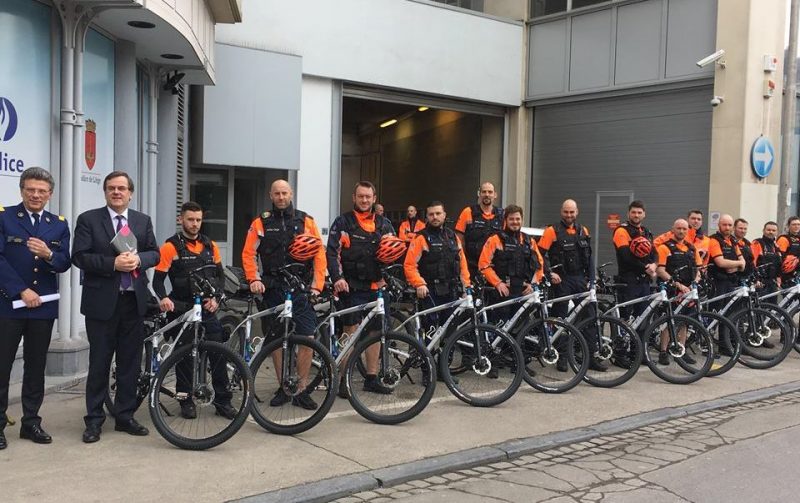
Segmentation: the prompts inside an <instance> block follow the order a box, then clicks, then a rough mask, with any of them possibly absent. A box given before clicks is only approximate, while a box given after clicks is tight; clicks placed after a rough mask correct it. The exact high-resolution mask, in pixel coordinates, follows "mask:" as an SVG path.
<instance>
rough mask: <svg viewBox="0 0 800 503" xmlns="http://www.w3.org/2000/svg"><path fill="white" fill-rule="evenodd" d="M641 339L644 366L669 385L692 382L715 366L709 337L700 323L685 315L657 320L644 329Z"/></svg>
mask: <svg viewBox="0 0 800 503" xmlns="http://www.w3.org/2000/svg"><path fill="white" fill-rule="evenodd" d="M671 331H674V333H671ZM644 340H645V344H644V357H645V361H646V362H647V366H648V367H650V370H652V371H653V373H654V374H655V375H657V376H658V377H659V378H661V379H663V380H664V381H667V382H668V383H672V384H690V383H693V382H695V381H697V380H699V379H701V378H703V376H705V375H706V374H708V371H709V370H710V369H711V365H712V364H713V363H714V346H713V343H712V342H711V336H709V335H708V331H707V330H706V329H705V327H704V326H703V324H702V323H700V322H699V321H697V320H695V319H694V318H690V317H688V316H684V315H681V314H676V315H673V316H671V317H670V316H662V317H660V318H658V319H656V320H655V321H653V323H651V324H650V326H649V327H647V329H645V331H644ZM662 347H664V348H665V349H664V351H662V350H661V348H662Z"/></svg>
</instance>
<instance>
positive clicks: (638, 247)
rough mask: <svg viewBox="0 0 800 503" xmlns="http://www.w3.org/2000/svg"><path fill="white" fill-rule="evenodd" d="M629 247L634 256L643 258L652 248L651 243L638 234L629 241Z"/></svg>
mask: <svg viewBox="0 0 800 503" xmlns="http://www.w3.org/2000/svg"><path fill="white" fill-rule="evenodd" d="M630 249H631V253H633V256H634V257H637V258H645V257H646V256H648V255H650V252H651V251H652V250H653V243H651V242H650V240H649V239H647V238H646V237H644V236H638V237H635V238H633V240H632V241H631V244H630Z"/></svg>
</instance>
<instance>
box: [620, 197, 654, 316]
mask: <svg viewBox="0 0 800 503" xmlns="http://www.w3.org/2000/svg"><path fill="white" fill-rule="evenodd" d="M644 218H645V209H644V203H643V202H641V201H638V200H637V201H632V202H631V203H630V204H629V205H628V221H627V222H625V223H623V224H622V225H620V226H619V227H617V228H616V229H615V230H614V236H613V241H614V248H615V249H616V252H617V266H618V268H619V277H620V280H622V282H623V283H625V284H626V285H627V286H625V287H623V288H622V291H621V294H620V300H621V301H623V302H624V301H628V300H633V299H636V298H639V297H644V296H646V295H649V294H650V281H651V280H652V279H653V278H655V276H656V254H655V250H654V249H652V241H653V234H652V233H651V232H650V230H648V229H647V227H644V226H643V225H642V221H643V220H644ZM637 238H641V240H642V242H643V244H646V242H648V241H649V242H650V243H651V250H650V252H649V253H644V252H642V253H641V254H640V255H641V256H636V255H635V254H634V252H633V251H632V250H631V247H630V245H631V242H632V241H633V240H635V239H637ZM641 248H642V249H644V248H646V247H644V246H642V247H641ZM645 307H646V306H645V303H643V302H640V303H638V304H635V305H633V306H632V307H631V308H629V309H626V310H625V311H626V312H623V313H622V315H623V317H628V316H629V315H630V314H632V315H633V316H639V315H640V314H641V313H642V312H644V309H645Z"/></svg>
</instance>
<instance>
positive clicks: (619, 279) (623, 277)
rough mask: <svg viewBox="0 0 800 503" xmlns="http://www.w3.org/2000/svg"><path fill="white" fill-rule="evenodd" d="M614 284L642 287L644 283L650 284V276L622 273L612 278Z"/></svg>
mask: <svg viewBox="0 0 800 503" xmlns="http://www.w3.org/2000/svg"><path fill="white" fill-rule="evenodd" d="M614 282H616V283H627V284H634V285H643V284H645V283H648V284H649V283H650V276H648V275H647V274H646V273H635V272H623V273H620V274H618V275H617V276H614Z"/></svg>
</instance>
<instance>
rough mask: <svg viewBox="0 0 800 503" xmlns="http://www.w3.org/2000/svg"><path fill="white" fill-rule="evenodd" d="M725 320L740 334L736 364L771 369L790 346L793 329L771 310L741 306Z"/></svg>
mask: <svg viewBox="0 0 800 503" xmlns="http://www.w3.org/2000/svg"><path fill="white" fill-rule="evenodd" d="M729 319H730V321H731V323H733V324H734V325H735V326H736V328H737V329H738V330H739V334H740V335H741V341H742V344H741V346H742V353H741V355H739V363H741V364H742V365H744V366H745V367H749V368H752V369H768V368H772V367H774V366H776V365H778V364H779V363H781V362H782V361H783V360H784V359H785V358H786V356H787V355H788V354H789V352H790V351H791V350H792V347H794V331H793V330H792V329H791V328H789V327H787V326H786V325H785V324H784V322H783V319H782V317H780V316H779V315H778V314H776V313H775V312H774V311H771V310H768V309H765V308H753V309H743V310H741V311H737V312H735V313H733V314H732V315H731V317H730V318H729Z"/></svg>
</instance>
